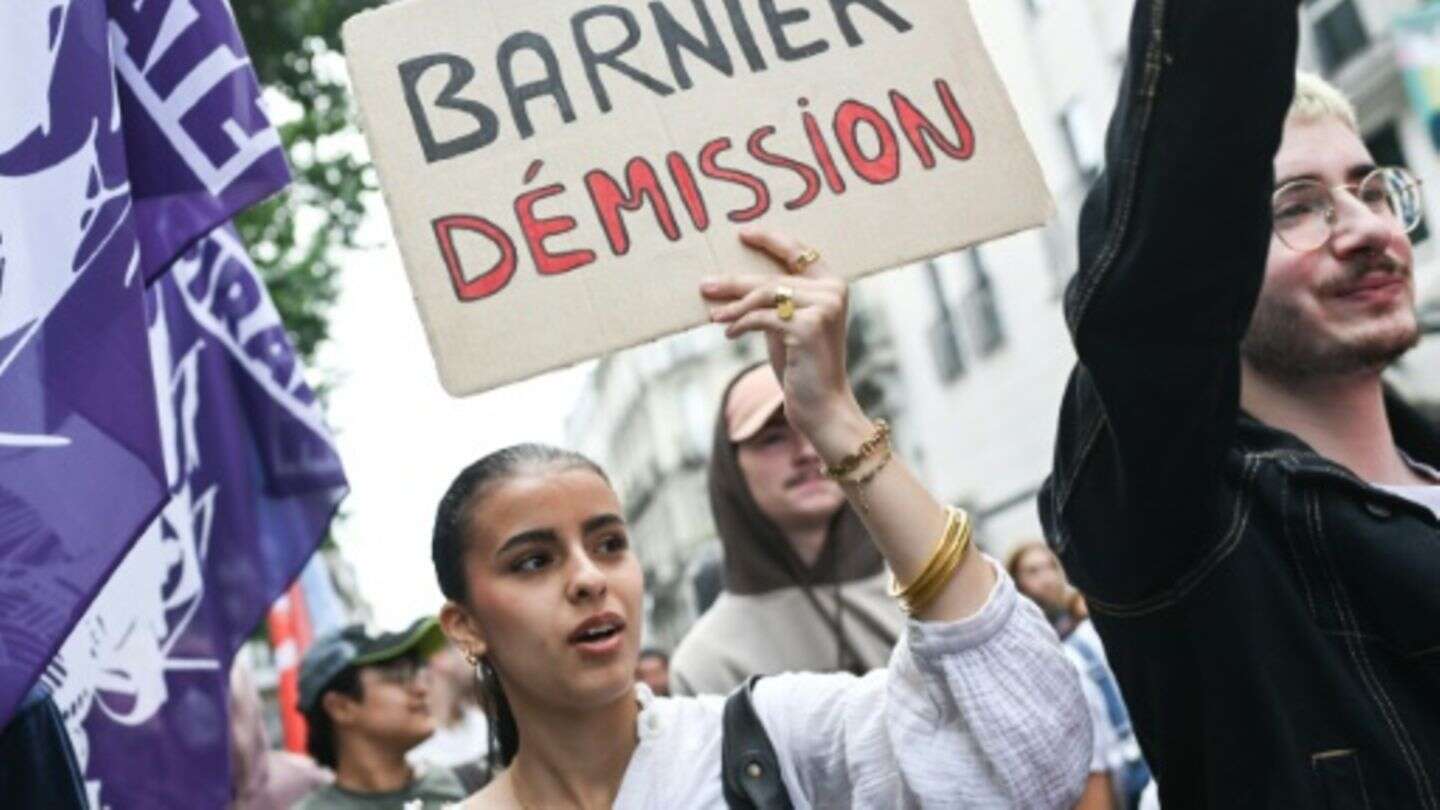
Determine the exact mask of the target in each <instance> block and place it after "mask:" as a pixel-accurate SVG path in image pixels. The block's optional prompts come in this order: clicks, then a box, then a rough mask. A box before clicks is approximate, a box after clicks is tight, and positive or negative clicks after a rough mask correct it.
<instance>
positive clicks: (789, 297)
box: [775, 284, 795, 321]
mask: <svg viewBox="0 0 1440 810" xmlns="http://www.w3.org/2000/svg"><path fill="white" fill-rule="evenodd" d="M775 314H776V315H779V316H780V320H782V321H788V320H790V319H791V318H793V317H795V291H794V290H792V289H790V288H789V287H786V286H785V285H784V284H781V285H779V286H777V287H776V288H775Z"/></svg>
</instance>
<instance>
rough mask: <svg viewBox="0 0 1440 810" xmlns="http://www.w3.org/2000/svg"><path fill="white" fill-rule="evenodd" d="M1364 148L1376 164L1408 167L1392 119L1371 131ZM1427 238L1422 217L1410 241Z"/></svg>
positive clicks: (1428, 230)
mask: <svg viewBox="0 0 1440 810" xmlns="http://www.w3.org/2000/svg"><path fill="white" fill-rule="evenodd" d="M1365 148H1367V149H1369V150H1370V156H1371V157H1373V158H1374V159H1375V165H1376V166H1404V167H1405V168H1407V169H1408V168H1410V162H1409V161H1407V160H1406V159H1405V148H1404V147H1403V146H1401V145H1400V133H1399V131H1398V130H1397V129H1396V127H1395V123H1394V122H1393V121H1392V122H1390V123H1388V124H1386V125H1385V126H1383V127H1380V128H1379V129H1377V130H1375V131H1373V132H1371V133H1370V134H1369V136H1367V137H1366V138H1365ZM1429 238H1430V228H1429V226H1428V224H1427V223H1426V222H1425V220H1424V218H1423V217H1422V218H1421V220H1420V224H1419V225H1417V226H1415V230H1413V231H1411V232H1410V243H1411V244H1414V245H1418V244H1420V243H1421V242H1424V241H1425V240H1426V239H1429Z"/></svg>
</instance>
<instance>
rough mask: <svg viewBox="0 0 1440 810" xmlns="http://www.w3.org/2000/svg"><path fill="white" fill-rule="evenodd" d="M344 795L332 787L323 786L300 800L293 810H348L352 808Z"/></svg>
mask: <svg viewBox="0 0 1440 810" xmlns="http://www.w3.org/2000/svg"><path fill="white" fill-rule="evenodd" d="M351 806H352V805H351V804H350V803H347V802H346V801H345V796H344V794H342V793H340V792H339V791H337V790H336V789H335V788H334V787H333V786H331V785H321V786H320V787H317V788H315V789H314V790H312V791H310V792H309V793H307V794H305V797H304V798H303V799H301V800H300V802H299V803H298V804H296V805H295V806H294V808H293V809H292V810H346V808H349V807H351Z"/></svg>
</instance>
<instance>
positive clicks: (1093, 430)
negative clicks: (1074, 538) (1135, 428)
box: [1055, 409, 1109, 552]
mask: <svg viewBox="0 0 1440 810" xmlns="http://www.w3.org/2000/svg"><path fill="white" fill-rule="evenodd" d="M1090 423H1091V426H1090V428H1089V430H1088V432H1087V433H1086V434H1085V438H1084V439H1083V440H1082V441H1081V442H1080V451H1079V452H1078V453H1077V454H1076V456H1075V458H1076V463H1075V466H1074V467H1073V468H1072V469H1071V470H1070V474H1069V475H1067V476H1065V477H1064V478H1063V479H1061V481H1060V486H1059V487H1058V488H1057V489H1056V492H1055V500H1056V510H1055V511H1056V514H1064V513H1065V509H1066V507H1067V506H1069V505H1070V494H1071V493H1072V492H1074V491H1075V482H1076V481H1077V480H1079V478H1080V473H1081V472H1082V471H1084V469H1085V465H1086V463H1087V462H1088V461H1089V460H1090V453H1091V452H1093V451H1094V449H1095V444H1096V442H1098V441H1099V440H1100V434H1101V433H1104V432H1105V426H1106V425H1107V424H1108V423H1109V419H1107V418H1106V416H1105V412H1104V410H1103V409H1102V410H1101V411H1100V413H1098V414H1096V415H1095V417H1094V418H1093V419H1091V420H1090ZM1062 541H1063V538H1062ZM1063 548H1064V546H1063V545H1061V546H1059V547H1057V548H1056V549H1055V550H1056V551H1057V552H1058V551H1060V550H1061V549H1063Z"/></svg>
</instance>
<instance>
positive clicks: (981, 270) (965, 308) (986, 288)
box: [960, 248, 1005, 357]
mask: <svg viewBox="0 0 1440 810" xmlns="http://www.w3.org/2000/svg"><path fill="white" fill-rule="evenodd" d="M965 255H966V257H967V258H968V259H969V261H968V265H969V273H970V289H969V290H968V291H967V292H966V293H965V297H964V298H963V299H962V300H961V302H960V311H961V312H962V313H964V319H965V323H966V325H968V326H969V328H970V338H971V341H972V345H973V347H974V350H975V354H977V355H979V356H980V357H989V356H990V355H992V354H994V353H995V352H997V351H999V350H1000V348H1001V347H1002V346H1004V345H1005V325H1004V324H1003V323H1001V321H1000V307H999V304H998V303H997V302H996V300H995V285H994V283H993V282H991V281H990V273H989V272H987V271H986V270H985V260H984V257H982V256H981V255H980V249H979V248H971V249H970V250H967V251H965Z"/></svg>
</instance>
